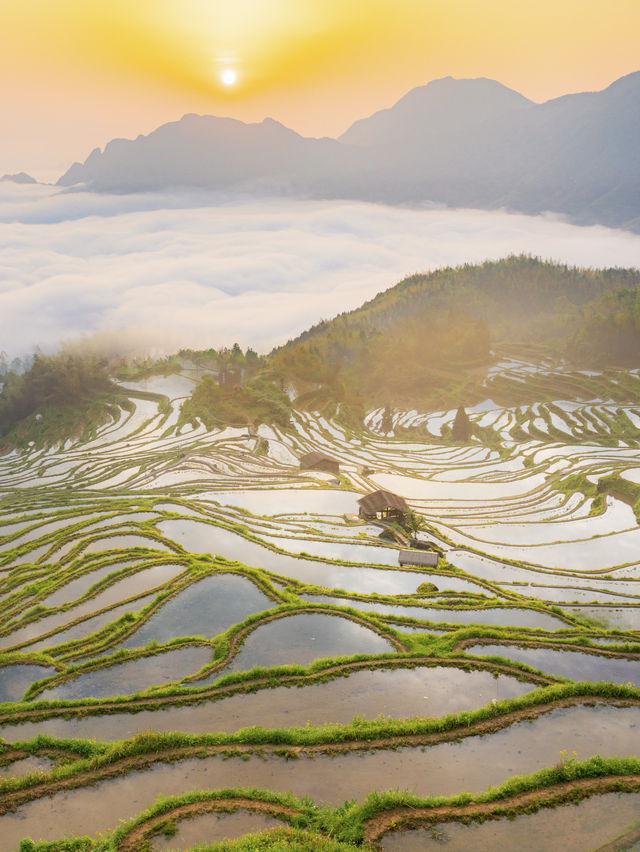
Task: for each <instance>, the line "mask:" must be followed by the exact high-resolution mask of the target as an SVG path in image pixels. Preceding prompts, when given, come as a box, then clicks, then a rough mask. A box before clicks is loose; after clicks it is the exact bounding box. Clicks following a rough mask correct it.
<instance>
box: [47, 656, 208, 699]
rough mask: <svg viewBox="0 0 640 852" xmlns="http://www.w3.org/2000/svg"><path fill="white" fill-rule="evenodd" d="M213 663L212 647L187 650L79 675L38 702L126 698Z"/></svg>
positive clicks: (53, 689)
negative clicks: (63, 699)
mask: <svg viewBox="0 0 640 852" xmlns="http://www.w3.org/2000/svg"><path fill="white" fill-rule="evenodd" d="M210 661H211V648H210V647H208V646H207V647H202V646H197V647H187V648H179V649H177V650H176V651H165V652H164V653H162V654H156V655H155V656H152V657H142V658H141V659H139V660H132V661H131V662H128V663H121V664H120V665H116V666H110V667H109V668H106V669H99V670H98V671H94V672H90V673H89V674H85V675H80V677H77V678H75V680H68V681H67V682H66V683H62V684H60V685H59V686H54V687H53V688H51V689H46V690H45V691H44V692H42V693H41V694H40V695H39V696H38V698H42V699H57V698H90V697H91V698H104V697H106V696H107V695H127V694H128V693H130V692H139V691H140V690H141V689H146V688H147V687H148V686H152V685H154V684H160V683H166V682H167V681H172V680H180V678H183V677H185V676H186V675H189V674H193V672H195V671H197V670H198V669H199V668H202V666H204V665H206V663H208V662H210Z"/></svg>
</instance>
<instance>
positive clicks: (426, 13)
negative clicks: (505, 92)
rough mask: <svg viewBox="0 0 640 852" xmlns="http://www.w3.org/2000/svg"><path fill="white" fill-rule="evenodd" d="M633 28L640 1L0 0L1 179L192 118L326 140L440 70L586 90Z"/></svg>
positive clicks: (544, 94) (630, 40) (556, 89)
mask: <svg viewBox="0 0 640 852" xmlns="http://www.w3.org/2000/svg"><path fill="white" fill-rule="evenodd" d="M638 32H640V2H638V0H608V2H606V3H605V2H603V0H517V2H514V0H0V105H1V107H0V109H1V112H0V115H1V121H2V124H1V125H0V126H1V128H2V132H1V133H0V174H3V173H5V172H16V171H21V170H25V171H27V172H29V173H32V174H34V176H36V177H38V178H40V179H43V180H47V179H48V180H51V179H55V178H57V177H58V176H59V175H60V174H61V173H62V172H63V171H65V170H66V168H67V167H68V166H69V165H70V164H71V163H72V162H73V161H75V160H84V159H85V158H86V156H87V155H88V154H89V153H90V151H91V150H92V149H93V148H94V147H96V146H100V147H103V146H104V145H105V144H106V143H107V142H108V141H109V140H110V139H112V138H114V137H126V138H132V137H135V136H137V135H138V134H139V133H148V132H150V131H151V130H153V129H154V128H155V127H157V126H158V125H159V124H162V123H163V122H165V121H173V120H176V119H177V118H180V117H181V116H182V115H183V114H185V113H189V112H197V113H207V114H214V115H227V116H232V117H234V118H239V119H242V120H244V121H261V120H262V119H263V118H264V117H265V116H271V117H273V118H276V119H277V120H279V121H281V122H282V123H284V124H286V125H287V126H289V127H291V128H293V129H294V130H296V131H298V132H300V133H302V134H304V135H312V136H325V135H328V136H335V135H338V134H340V133H341V132H343V131H344V130H346V129H347V127H348V126H349V125H350V124H351V123H352V122H353V121H355V120H356V119H358V118H361V117H364V116H366V115H370V114H371V113H372V112H374V111H375V110H377V109H381V108H384V107H387V106H390V105H392V104H393V103H395V101H397V100H398V99H399V98H400V97H401V96H402V95H403V94H405V93H406V92H407V91H409V90H410V89H411V88H413V87H415V86H419V85H424V84H426V83H428V82H429V81H430V80H432V79H436V78H438V77H443V76H448V75H451V76H453V77H479V76H484V77H490V78H493V79H497V80H499V81H500V82H502V83H504V84H505V85H507V86H509V87H511V88H514V89H516V90H517V91H519V92H521V93H522V94H524V95H525V96H527V97H529V98H530V99H532V100H534V101H544V100H547V99H549V98H552V97H557V96H560V95H563V94H566V93H568V92H576V91H586V90H599V89H602V88H604V87H606V86H607V85H609V84H610V83H611V82H613V80H615V79H617V78H618V77H621V76H623V75H624V74H628V73H631V72H632V71H636V70H638V68H639V67H640V61H639V60H638V49H637V34H638ZM224 80H227V81H228V83H225V82H224Z"/></svg>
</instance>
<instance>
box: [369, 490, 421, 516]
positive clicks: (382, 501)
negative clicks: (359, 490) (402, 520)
mask: <svg viewBox="0 0 640 852" xmlns="http://www.w3.org/2000/svg"><path fill="white" fill-rule="evenodd" d="M358 503H360V505H361V506H362V508H363V510H364V511H365V512H367V514H373V513H374V512H384V511H385V509H397V510H398V511H399V512H408V511H409V507H408V506H407V504H406V502H405V501H404V500H403V498H402V497H399V496H398V495H397V494H394V493H393V492H392V491H383V490H380V491H372V492H371V494H367V495H366V497H361V498H360V499H359V500H358Z"/></svg>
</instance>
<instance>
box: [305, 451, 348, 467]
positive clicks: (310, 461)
mask: <svg viewBox="0 0 640 852" xmlns="http://www.w3.org/2000/svg"><path fill="white" fill-rule="evenodd" d="M319 462H331V464H339V463H340V462H339V461H338V459H334V458H332V457H331V456H328V455H327V454H326V453H319V452H317V451H315V450H314V452H312V453H307V454H306V455H304V456H301V458H300V467H311V466H312V465H314V464H318V463H319Z"/></svg>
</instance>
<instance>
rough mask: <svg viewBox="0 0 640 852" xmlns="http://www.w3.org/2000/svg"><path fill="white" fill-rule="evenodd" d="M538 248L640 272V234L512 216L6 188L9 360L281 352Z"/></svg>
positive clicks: (0, 337)
mask: <svg viewBox="0 0 640 852" xmlns="http://www.w3.org/2000/svg"><path fill="white" fill-rule="evenodd" d="M521 252H524V253H527V254H532V255H537V256H540V257H542V258H545V259H552V260H556V261H561V262H564V263H569V264H577V265H581V266H598V267H599V266H636V267H638V266H640V235H637V234H631V233H628V232H625V231H616V230H611V229H608V228H604V227H588V228H581V227H576V226H573V225H569V224H567V223H566V222H563V221H562V220H559V219H558V218H557V217H553V216H536V217H529V216H523V215H515V214H510V213H507V212H504V211H497V212H484V211H476V210H440V209H409V208H401V207H388V206H384V205H377V204H366V203H361V202H349V201H344V202H341V201H294V200H290V199H279V198H276V199H268V200H255V199H247V198H245V199H243V198H238V197H235V198H231V197H228V196H221V195H216V194H212V193H206V192H195V191H194V192H187V191H184V192H174V193H155V194H139V195H99V194H93V193H88V192H68V191H60V190H59V189H57V188H55V187H50V186H40V185H38V186H36V185H31V186H18V185H14V184H10V183H0V350H4V351H5V352H7V353H8V354H9V356H10V357H14V356H16V355H24V354H26V353H28V352H30V351H33V349H34V348H35V347H36V346H37V347H40V348H41V349H43V350H44V351H51V350H53V349H55V348H56V347H57V346H58V345H59V344H60V343H61V342H63V341H69V340H72V339H75V338H78V337H79V336H81V335H91V336H94V337H95V338H97V339H100V340H102V341H110V342H111V344H113V343H114V341H115V345H116V346H117V347H119V348H121V349H122V350H123V351H130V350H131V348H132V347H134V348H137V349H138V350H140V351H145V350H155V351H165V352H172V351H176V350H177V349H179V348H181V347H192V348H201V347H209V346H213V347H215V348H218V347H220V346H225V345H226V346H230V345H231V344H233V343H234V342H236V341H237V342H238V343H240V345H242V346H243V347H245V346H249V345H250V346H253V347H254V349H256V350H258V351H260V352H267V351H269V349H271V348H272V347H273V346H275V345H277V344H279V343H283V342H284V341H286V340H287V339H289V338H291V337H293V336H295V335H296V334H298V333H299V332H301V331H303V330H304V329H305V328H307V327H308V326H310V325H312V324H313V323H315V322H317V321H318V320H320V319H323V318H325V319H326V318H330V317H332V316H335V315H336V314H338V313H340V312H342V311H346V310H350V309H351V308H354V307H356V306H358V305H359V304H361V303H362V302H364V301H365V300H366V299H368V298H371V297H372V296H374V295H375V294H376V293H378V292H380V291H381V290H383V289H386V288H387V287H390V286H392V285H393V284H395V283H397V282H398V281H399V280H400V279H401V278H403V277H404V276H406V275H409V274H411V273H413V272H418V271H427V270H431V269H434V268H436V267H439V266H446V265H456V264H459V263H464V262H476V261H482V260H485V259H496V258H500V257H504V256H506V255H508V254H513V253H521Z"/></svg>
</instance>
